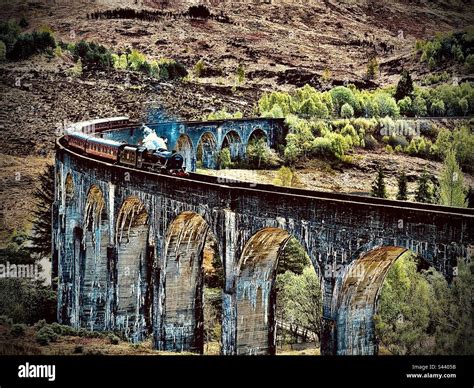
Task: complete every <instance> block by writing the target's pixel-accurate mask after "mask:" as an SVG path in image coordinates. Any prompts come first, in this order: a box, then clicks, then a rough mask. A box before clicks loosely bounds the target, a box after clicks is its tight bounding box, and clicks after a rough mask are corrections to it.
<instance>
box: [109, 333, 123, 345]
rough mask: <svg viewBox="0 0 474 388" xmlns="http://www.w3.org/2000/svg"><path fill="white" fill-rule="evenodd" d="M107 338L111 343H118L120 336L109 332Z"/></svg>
mask: <svg viewBox="0 0 474 388" xmlns="http://www.w3.org/2000/svg"><path fill="white" fill-rule="evenodd" d="M108 340H109V342H110V343H111V344H112V345H118V344H119V342H120V338H119V337H117V336H116V335H115V334H109V335H108Z"/></svg>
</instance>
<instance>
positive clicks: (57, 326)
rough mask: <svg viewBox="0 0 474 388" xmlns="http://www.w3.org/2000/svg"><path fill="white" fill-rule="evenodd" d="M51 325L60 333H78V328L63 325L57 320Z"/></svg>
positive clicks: (68, 334)
mask: <svg viewBox="0 0 474 388" xmlns="http://www.w3.org/2000/svg"><path fill="white" fill-rule="evenodd" d="M49 326H50V327H51V329H52V330H53V331H54V332H55V333H56V334H58V335H64V336H76V335H77V334H78V333H77V330H76V329H75V328H73V327H71V326H66V325H61V324H59V323H57V322H54V323H52V324H51V325H49Z"/></svg>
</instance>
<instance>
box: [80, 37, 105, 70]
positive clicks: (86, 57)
mask: <svg viewBox="0 0 474 388" xmlns="http://www.w3.org/2000/svg"><path fill="white" fill-rule="evenodd" d="M73 54H74V55H75V56H76V59H79V58H80V59H81V62H82V65H83V66H87V67H97V68H101V69H106V68H108V67H111V66H113V64H114V60H113V58H112V54H111V52H110V51H109V50H108V49H106V48H105V47H104V46H102V45H100V44H96V43H94V42H90V43H89V42H86V41H84V40H81V41H80V42H79V43H78V44H76V45H75V46H74V50H73Z"/></svg>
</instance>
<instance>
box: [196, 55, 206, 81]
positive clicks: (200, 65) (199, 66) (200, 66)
mask: <svg viewBox="0 0 474 388" xmlns="http://www.w3.org/2000/svg"><path fill="white" fill-rule="evenodd" d="M205 71H206V64H205V63H204V61H203V60H202V59H200V60H199V61H197V62H196V64H195V65H194V75H195V76H196V77H198V78H199V77H201V76H202V75H203V74H204V72H205Z"/></svg>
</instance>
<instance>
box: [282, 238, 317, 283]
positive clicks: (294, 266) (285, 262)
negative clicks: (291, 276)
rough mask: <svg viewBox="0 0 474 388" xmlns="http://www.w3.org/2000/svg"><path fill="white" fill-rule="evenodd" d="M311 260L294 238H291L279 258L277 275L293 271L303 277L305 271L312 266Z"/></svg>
mask: <svg viewBox="0 0 474 388" xmlns="http://www.w3.org/2000/svg"><path fill="white" fill-rule="evenodd" d="M310 264H311V262H310V259H309V256H308V254H307V253H306V251H305V249H304V248H303V246H302V245H301V244H300V243H299V242H298V240H297V239H296V238H294V237H291V238H290V239H289V240H288V242H287V243H286V245H285V248H284V249H283V250H282V252H281V254H280V255H279V256H278V266H277V274H282V273H285V272H286V271H291V272H293V273H295V274H296V275H301V274H302V273H303V269H304V268H305V267H307V266H308V265H310Z"/></svg>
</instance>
